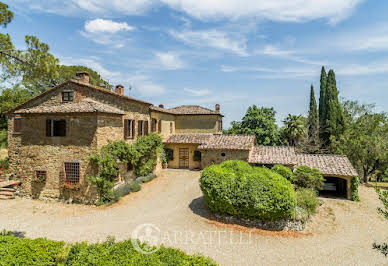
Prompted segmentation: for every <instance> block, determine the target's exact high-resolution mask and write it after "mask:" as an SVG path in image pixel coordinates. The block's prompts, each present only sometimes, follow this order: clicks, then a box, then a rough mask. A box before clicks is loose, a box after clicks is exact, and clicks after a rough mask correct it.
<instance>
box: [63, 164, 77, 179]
mask: <svg viewBox="0 0 388 266" xmlns="http://www.w3.org/2000/svg"><path fill="white" fill-rule="evenodd" d="M64 168H65V182H66V183H78V182H79V177H80V163H79V162H65V163H64Z"/></svg>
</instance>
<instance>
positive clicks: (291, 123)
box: [283, 114, 306, 146]
mask: <svg viewBox="0 0 388 266" xmlns="http://www.w3.org/2000/svg"><path fill="white" fill-rule="evenodd" d="M283 123H284V128H283V134H284V137H285V138H286V139H287V141H288V145H290V146H296V145H298V143H299V140H300V139H301V138H302V137H303V136H304V134H305V133H306V129H305V125H304V123H303V120H302V116H300V115H291V114H289V115H288V116H287V118H286V119H284V120H283Z"/></svg>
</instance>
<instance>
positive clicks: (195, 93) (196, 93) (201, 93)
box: [183, 88, 210, 97]
mask: <svg viewBox="0 0 388 266" xmlns="http://www.w3.org/2000/svg"><path fill="white" fill-rule="evenodd" d="M183 91H185V92H187V93H189V94H190V95H192V96H197V97H200V96H205V95H209V94H210V91H209V90H208V89H204V90H198V89H197V90H193V89H189V88H184V89H183Z"/></svg>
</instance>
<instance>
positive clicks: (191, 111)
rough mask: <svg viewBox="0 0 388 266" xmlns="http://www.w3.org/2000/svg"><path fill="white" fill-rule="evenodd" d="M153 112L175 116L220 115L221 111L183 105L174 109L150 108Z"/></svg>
mask: <svg viewBox="0 0 388 266" xmlns="http://www.w3.org/2000/svg"><path fill="white" fill-rule="evenodd" d="M150 109H151V110H154V111H158V112H162V113H167V114H174V115H220V116H223V115H222V114H220V112H219V111H215V110H211V109H208V108H205V107H202V106H199V105H181V106H178V107H174V108H168V109H167V108H161V107H157V106H150Z"/></svg>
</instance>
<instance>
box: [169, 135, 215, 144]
mask: <svg viewBox="0 0 388 266" xmlns="http://www.w3.org/2000/svg"><path fill="white" fill-rule="evenodd" d="M211 137H212V134H175V135H170V136H167V137H166V138H165V139H164V140H163V143H175V144H180V143H182V144H202V143H206V142H208V141H209V139H210V138H211Z"/></svg>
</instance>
